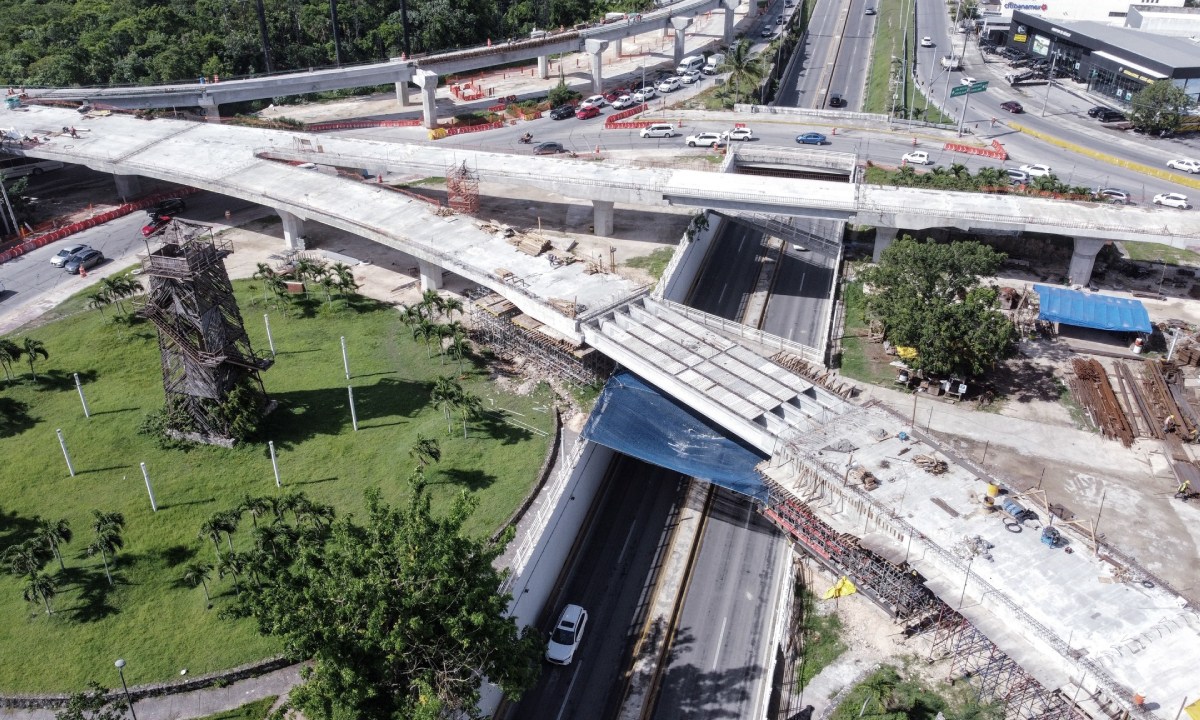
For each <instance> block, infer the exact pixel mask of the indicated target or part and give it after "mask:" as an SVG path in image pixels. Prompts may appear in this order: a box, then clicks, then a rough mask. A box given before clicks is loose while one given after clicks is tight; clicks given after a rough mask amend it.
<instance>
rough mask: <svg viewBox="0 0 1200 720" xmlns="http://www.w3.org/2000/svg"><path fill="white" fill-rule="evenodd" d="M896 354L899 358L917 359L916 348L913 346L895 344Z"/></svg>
mask: <svg viewBox="0 0 1200 720" xmlns="http://www.w3.org/2000/svg"><path fill="white" fill-rule="evenodd" d="M896 354H897V355H899V356H900V359H901V360H916V359H917V349H916V348H915V347H907V346H905V345H897V346H896Z"/></svg>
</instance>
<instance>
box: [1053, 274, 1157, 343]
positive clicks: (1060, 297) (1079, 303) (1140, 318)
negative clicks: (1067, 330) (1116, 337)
mask: <svg viewBox="0 0 1200 720" xmlns="http://www.w3.org/2000/svg"><path fill="white" fill-rule="evenodd" d="M1033 289H1034V290H1036V291H1037V294H1038V299H1039V300H1040V301H1041V312H1040V313H1039V314H1038V320H1049V321H1050V322H1057V323H1062V324H1064V325H1076V326H1078V327H1086V328H1095V329H1097V330H1115V331H1117V332H1142V333H1148V332H1150V331H1151V330H1152V329H1153V328H1151V327H1150V314H1149V313H1147V312H1146V308H1145V307H1144V306H1143V305H1142V303H1141V302H1140V301H1138V300H1132V299H1128V298H1119V297H1112V296H1111V295H1097V294H1096V293H1084V292H1079V291H1078V290H1068V289H1066V288H1057V287H1050V286H1049V285H1034V286H1033Z"/></svg>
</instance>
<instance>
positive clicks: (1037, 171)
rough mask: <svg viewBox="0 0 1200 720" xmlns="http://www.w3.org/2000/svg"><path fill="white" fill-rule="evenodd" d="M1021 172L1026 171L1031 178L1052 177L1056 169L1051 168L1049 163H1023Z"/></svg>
mask: <svg viewBox="0 0 1200 720" xmlns="http://www.w3.org/2000/svg"><path fill="white" fill-rule="evenodd" d="M1021 172H1023V173H1025V174H1026V175H1028V176H1029V177H1031V178H1040V177H1050V176H1051V175H1053V174H1054V171H1053V170H1051V169H1050V166H1049V165H1041V164H1037V165H1022V166H1021Z"/></svg>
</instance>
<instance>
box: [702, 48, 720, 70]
mask: <svg viewBox="0 0 1200 720" xmlns="http://www.w3.org/2000/svg"><path fill="white" fill-rule="evenodd" d="M723 62H725V53H713V54H712V55H709V56H708V62H706V63H705V64H704V70H703V71H702V72H703V73H704V74H705V75H716V74H717V68H719V67H721V63H723Z"/></svg>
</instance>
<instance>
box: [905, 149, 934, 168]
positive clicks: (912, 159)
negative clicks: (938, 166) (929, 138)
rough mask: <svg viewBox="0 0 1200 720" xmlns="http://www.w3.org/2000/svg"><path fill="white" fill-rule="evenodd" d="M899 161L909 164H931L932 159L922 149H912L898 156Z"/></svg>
mask: <svg viewBox="0 0 1200 720" xmlns="http://www.w3.org/2000/svg"><path fill="white" fill-rule="evenodd" d="M900 162H901V163H906V164H909V165H932V164H933V159H932V158H930V157H929V153H927V152H925V151H924V150H913V151H912V152H910V153H904V157H902V158H900Z"/></svg>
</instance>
